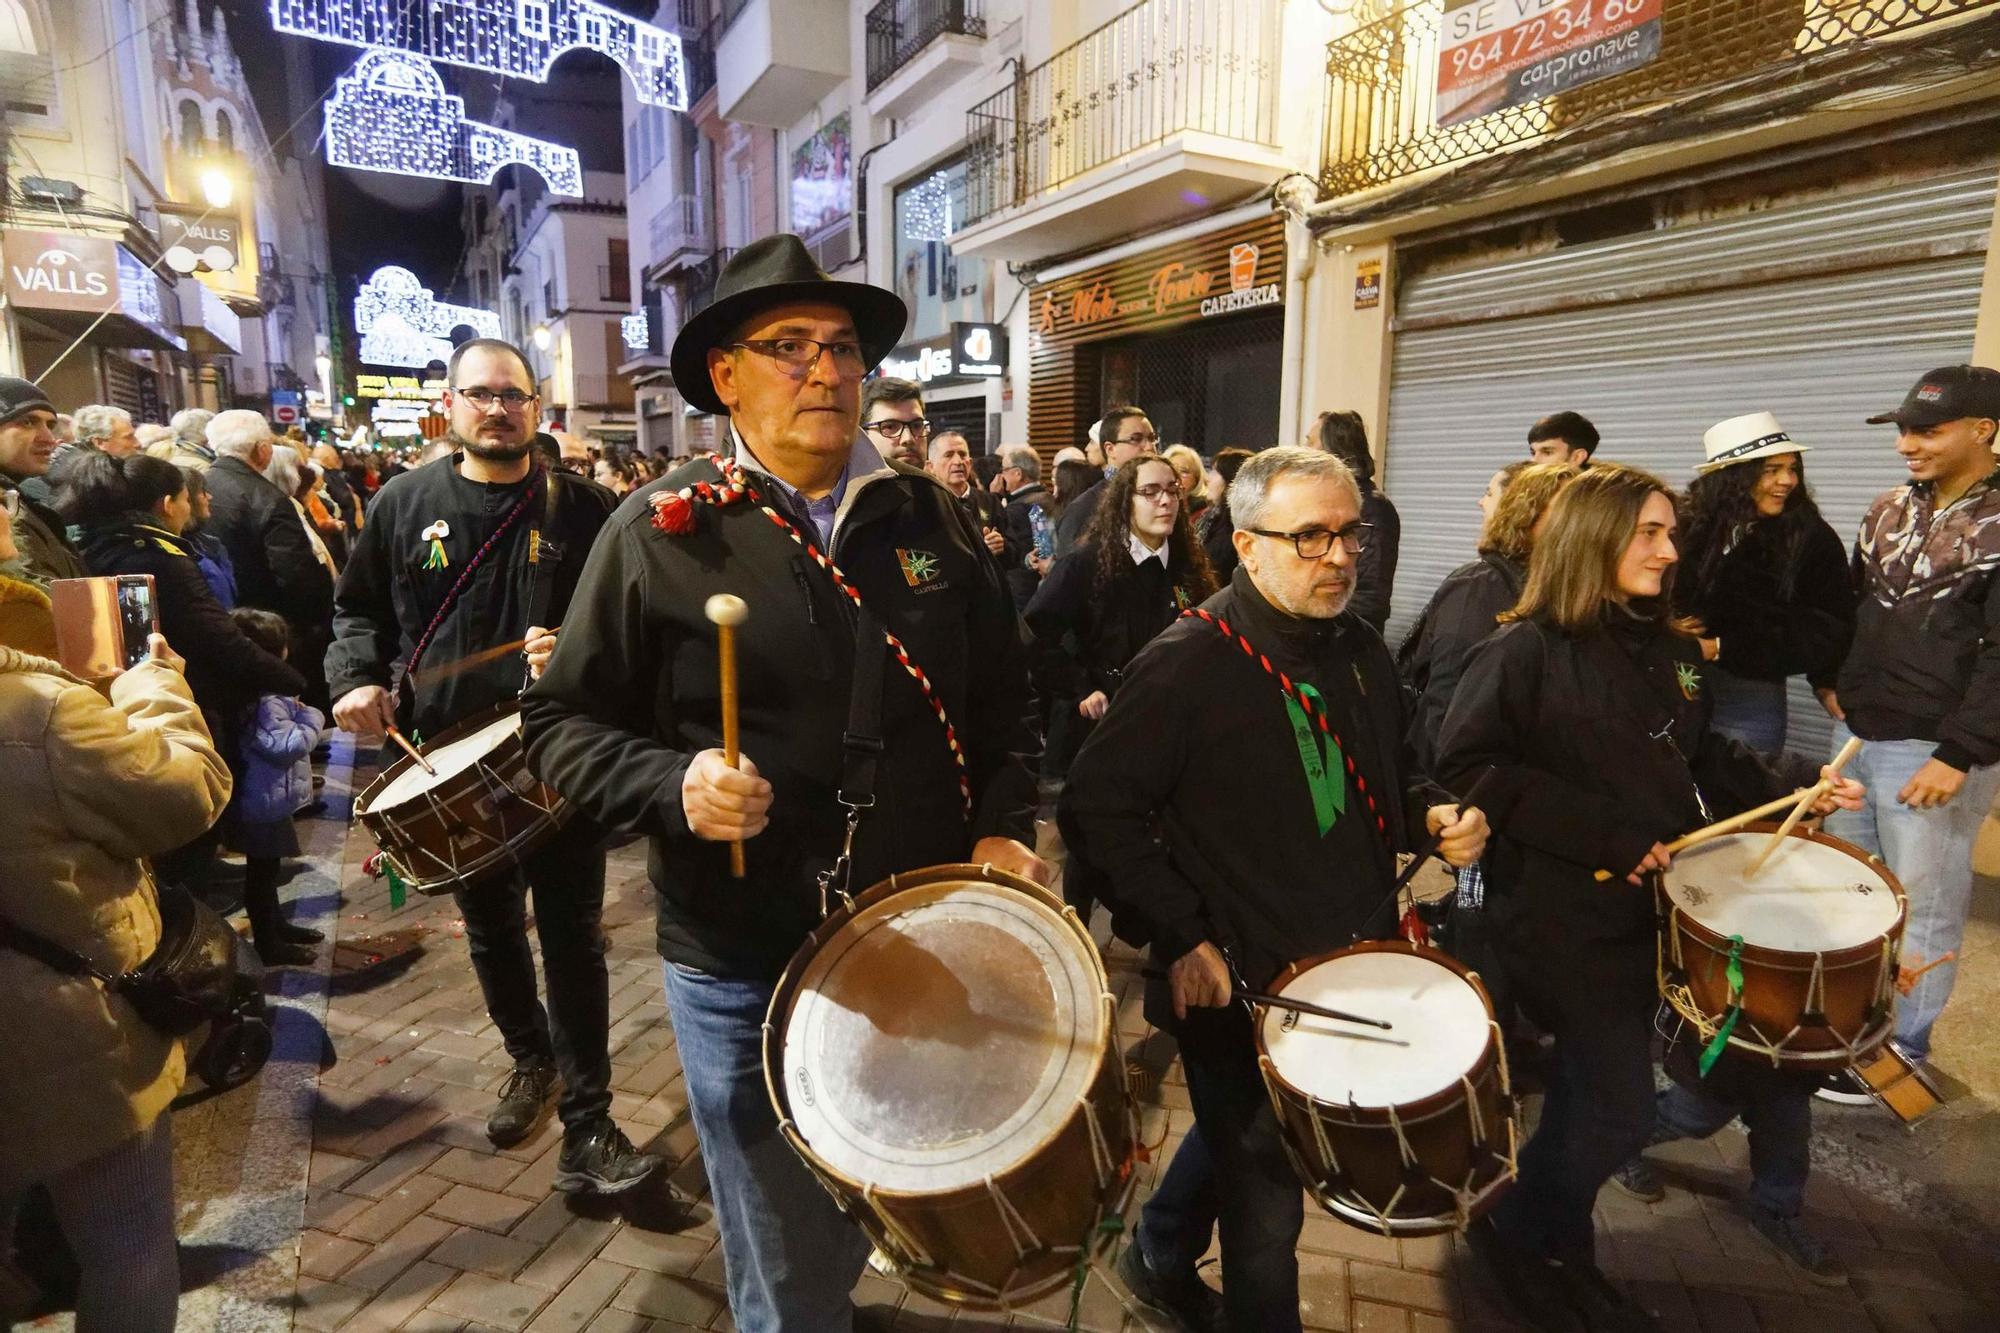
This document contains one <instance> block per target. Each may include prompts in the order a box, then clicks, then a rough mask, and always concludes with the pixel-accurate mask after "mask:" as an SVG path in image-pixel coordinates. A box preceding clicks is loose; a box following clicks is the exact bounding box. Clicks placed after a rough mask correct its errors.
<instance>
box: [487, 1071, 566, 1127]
mask: <svg viewBox="0 0 2000 1333" xmlns="http://www.w3.org/2000/svg"><path fill="white" fill-rule="evenodd" d="M561 1086H562V1081H561V1080H560V1079H558V1078H557V1077H556V1067H555V1066H554V1065H552V1064H549V1063H547V1062H546V1061H542V1060H524V1061H522V1062H521V1063H520V1064H517V1065H515V1066H514V1072H513V1073H511V1074H509V1075H508V1076H507V1086H505V1087H504V1088H502V1089H500V1103H499V1105H497V1106H495V1107H494V1108H493V1114H492V1115H489V1116H487V1117H486V1138H487V1140H488V1141H489V1142H490V1143H492V1145H493V1146H494V1147H496V1148H511V1147H513V1146H514V1145H515V1144H517V1143H521V1142H523V1141H525V1140H526V1139H527V1137H528V1136H529V1135H530V1134H532V1133H534V1132H535V1129H536V1127H537V1126H539V1125H540V1124H541V1123H542V1117H543V1116H545V1115H547V1114H548V1112H549V1108H550V1107H551V1106H553V1105H555V1100H556V1093H557V1091H558V1090H559V1089H560V1088H561Z"/></svg>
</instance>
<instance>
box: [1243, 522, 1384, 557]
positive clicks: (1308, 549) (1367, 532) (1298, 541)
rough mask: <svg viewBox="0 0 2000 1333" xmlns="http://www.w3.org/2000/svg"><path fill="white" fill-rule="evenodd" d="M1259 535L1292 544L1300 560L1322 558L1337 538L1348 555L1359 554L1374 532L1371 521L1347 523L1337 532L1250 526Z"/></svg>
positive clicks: (1321, 529)
mask: <svg viewBox="0 0 2000 1333" xmlns="http://www.w3.org/2000/svg"><path fill="white" fill-rule="evenodd" d="M1250 531H1252V532H1254V533H1256V534H1257V535H1258V536H1259V537H1276V538H1277V539H1278V540H1279V541H1287V542H1290V543H1291V544H1292V549H1293V550H1295V551H1297V552H1298V553H1299V559H1301V560H1324V559H1326V553H1327V552H1328V551H1331V550H1332V549H1333V543H1334V541H1335V540H1336V539H1338V540H1339V542H1340V545H1341V548H1342V549H1343V550H1345V551H1346V552H1347V553H1348V554H1349V555H1360V554H1361V552H1362V551H1363V550H1365V549H1366V548H1367V546H1368V539H1369V538H1370V537H1371V536H1373V535H1374V533H1375V525H1374V524H1373V523H1349V524H1348V525H1347V526H1346V527H1344V528H1342V529H1341V530H1340V531H1338V532H1329V531H1327V530H1326V529H1325V528H1306V529H1303V530H1302V531H1299V532H1272V531H1271V530H1269V529H1268V528H1251V529H1250Z"/></svg>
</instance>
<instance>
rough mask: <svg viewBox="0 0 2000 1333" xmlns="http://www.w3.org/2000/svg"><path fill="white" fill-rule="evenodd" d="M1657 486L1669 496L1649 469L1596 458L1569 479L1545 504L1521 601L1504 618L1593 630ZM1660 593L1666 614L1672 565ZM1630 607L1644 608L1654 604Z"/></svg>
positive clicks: (1659, 612) (1613, 595) (1661, 613)
mask: <svg viewBox="0 0 2000 1333" xmlns="http://www.w3.org/2000/svg"><path fill="white" fill-rule="evenodd" d="M1656 493H1657V494H1660V495H1664V496H1666V497H1667V499H1668V501H1669V502H1671V501H1672V500H1673V498H1674V493H1673V491H1672V490H1670V489H1669V488H1668V486H1667V484H1666V483H1665V482H1664V481H1661V480H1660V479H1659V478H1658V477H1656V476H1654V475H1653V474H1652V473H1650V472H1642V471H1640V470H1639V469H1638V468H1635V467H1626V466H1624V465H1622V464H1618V463H1601V464H1598V465H1597V466H1595V467H1592V468H1591V469H1590V470H1589V471H1587V472H1584V473H1581V474H1580V475H1578V476H1577V477H1576V478H1575V479H1574V480H1572V481H1570V482H1569V484H1568V485H1566V486H1564V487H1563V488H1562V491H1561V493H1560V494H1558V495H1557V496H1556V498H1555V501H1554V503H1552V504H1551V505H1550V506H1549V525H1548V527H1547V528H1546V529H1545V530H1544V531H1543V532H1542V539H1541V540H1540V541H1538V542H1536V543H1535V549H1534V551H1533V553H1532V554H1531V555H1530V556H1529V558H1528V581H1527V584H1526V585H1525V586H1524V587H1523V588H1522V589H1521V600H1520V602H1519V603H1518V604H1516V605H1515V607H1514V609H1513V610H1511V611H1504V612H1502V613H1501V615H1500V620H1501V622H1502V623H1505V622H1508V621H1514V620H1539V621H1542V622H1543V623H1545V624H1548V625H1551V626H1553V627H1554V628H1556V629H1559V630H1562V631H1563V632H1564V633H1566V634H1586V633H1589V632H1591V631H1593V630H1596V629H1598V628H1599V627H1600V626H1601V625H1602V624H1603V620H1604V610H1605V607H1606V606H1607V605H1608V604H1609V603H1611V602H1614V601H1617V600H1618V565H1619V562H1620V561H1621V560H1623V559H1624V556H1625V548H1626V547H1628V546H1630V545H1631V544H1632V534H1633V532H1634V530H1635V529H1636V528H1637V527H1638V523H1639V511H1640V510H1641V509H1642V508H1644V507H1645V504H1646V498H1647V497H1648V496H1650V495H1653V494H1656ZM1660 592H1661V596H1660V597H1659V599H1658V601H1657V604H1656V606H1657V609H1656V610H1653V614H1654V615H1655V616H1656V617H1657V618H1660V619H1664V618H1665V608H1666V606H1667V604H1668V602H1669V600H1670V598H1671V597H1672V593H1673V570H1671V569H1669V570H1668V571H1667V573H1666V575H1665V576H1664V578H1663V579H1662V581H1661V588H1660ZM1634 609H1635V610H1637V611H1639V612H1640V613H1641V614H1644V613H1646V612H1647V611H1648V610H1649V609H1652V608H1648V607H1635V608H1634ZM1675 628H1681V626H1680V625H1678V624H1676V625H1675Z"/></svg>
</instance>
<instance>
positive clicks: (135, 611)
mask: <svg viewBox="0 0 2000 1333" xmlns="http://www.w3.org/2000/svg"><path fill="white" fill-rule="evenodd" d="M118 623H119V627H120V628H121V629H122V630H123V631H124V638H125V653H124V660H125V665H126V666H127V667H135V666H137V665H139V663H141V662H143V661H145V660H146V658H147V657H148V656H149V655H150V654H151V653H152V645H150V644H149V643H148V642H147V641H146V640H147V636H149V635H153V634H157V633H159V631H160V613H159V609H158V608H157V607H155V606H154V604H153V576H152V575H151V574H120V575H119V576H118Z"/></svg>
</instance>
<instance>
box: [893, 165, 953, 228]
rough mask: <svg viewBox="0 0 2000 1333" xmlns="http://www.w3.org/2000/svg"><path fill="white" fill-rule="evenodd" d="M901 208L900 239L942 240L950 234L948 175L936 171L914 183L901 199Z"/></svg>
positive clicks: (950, 211)
mask: <svg viewBox="0 0 2000 1333" xmlns="http://www.w3.org/2000/svg"><path fill="white" fill-rule="evenodd" d="M900 203H901V207H902V209H903V239H904V240H906V241H918V242H923V241H943V240H947V239H949V238H950V236H951V230H952V208H951V177H950V175H949V174H948V173H946V172H942V171H940V172H936V173H935V174H933V175H932V176H931V177H930V178H929V179H927V180H925V181H923V182H921V183H920V184H917V185H914V186H912V187H911V188H910V190H909V191H908V192H907V193H906V194H905V195H904V196H903V198H902V200H901V201H900Z"/></svg>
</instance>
